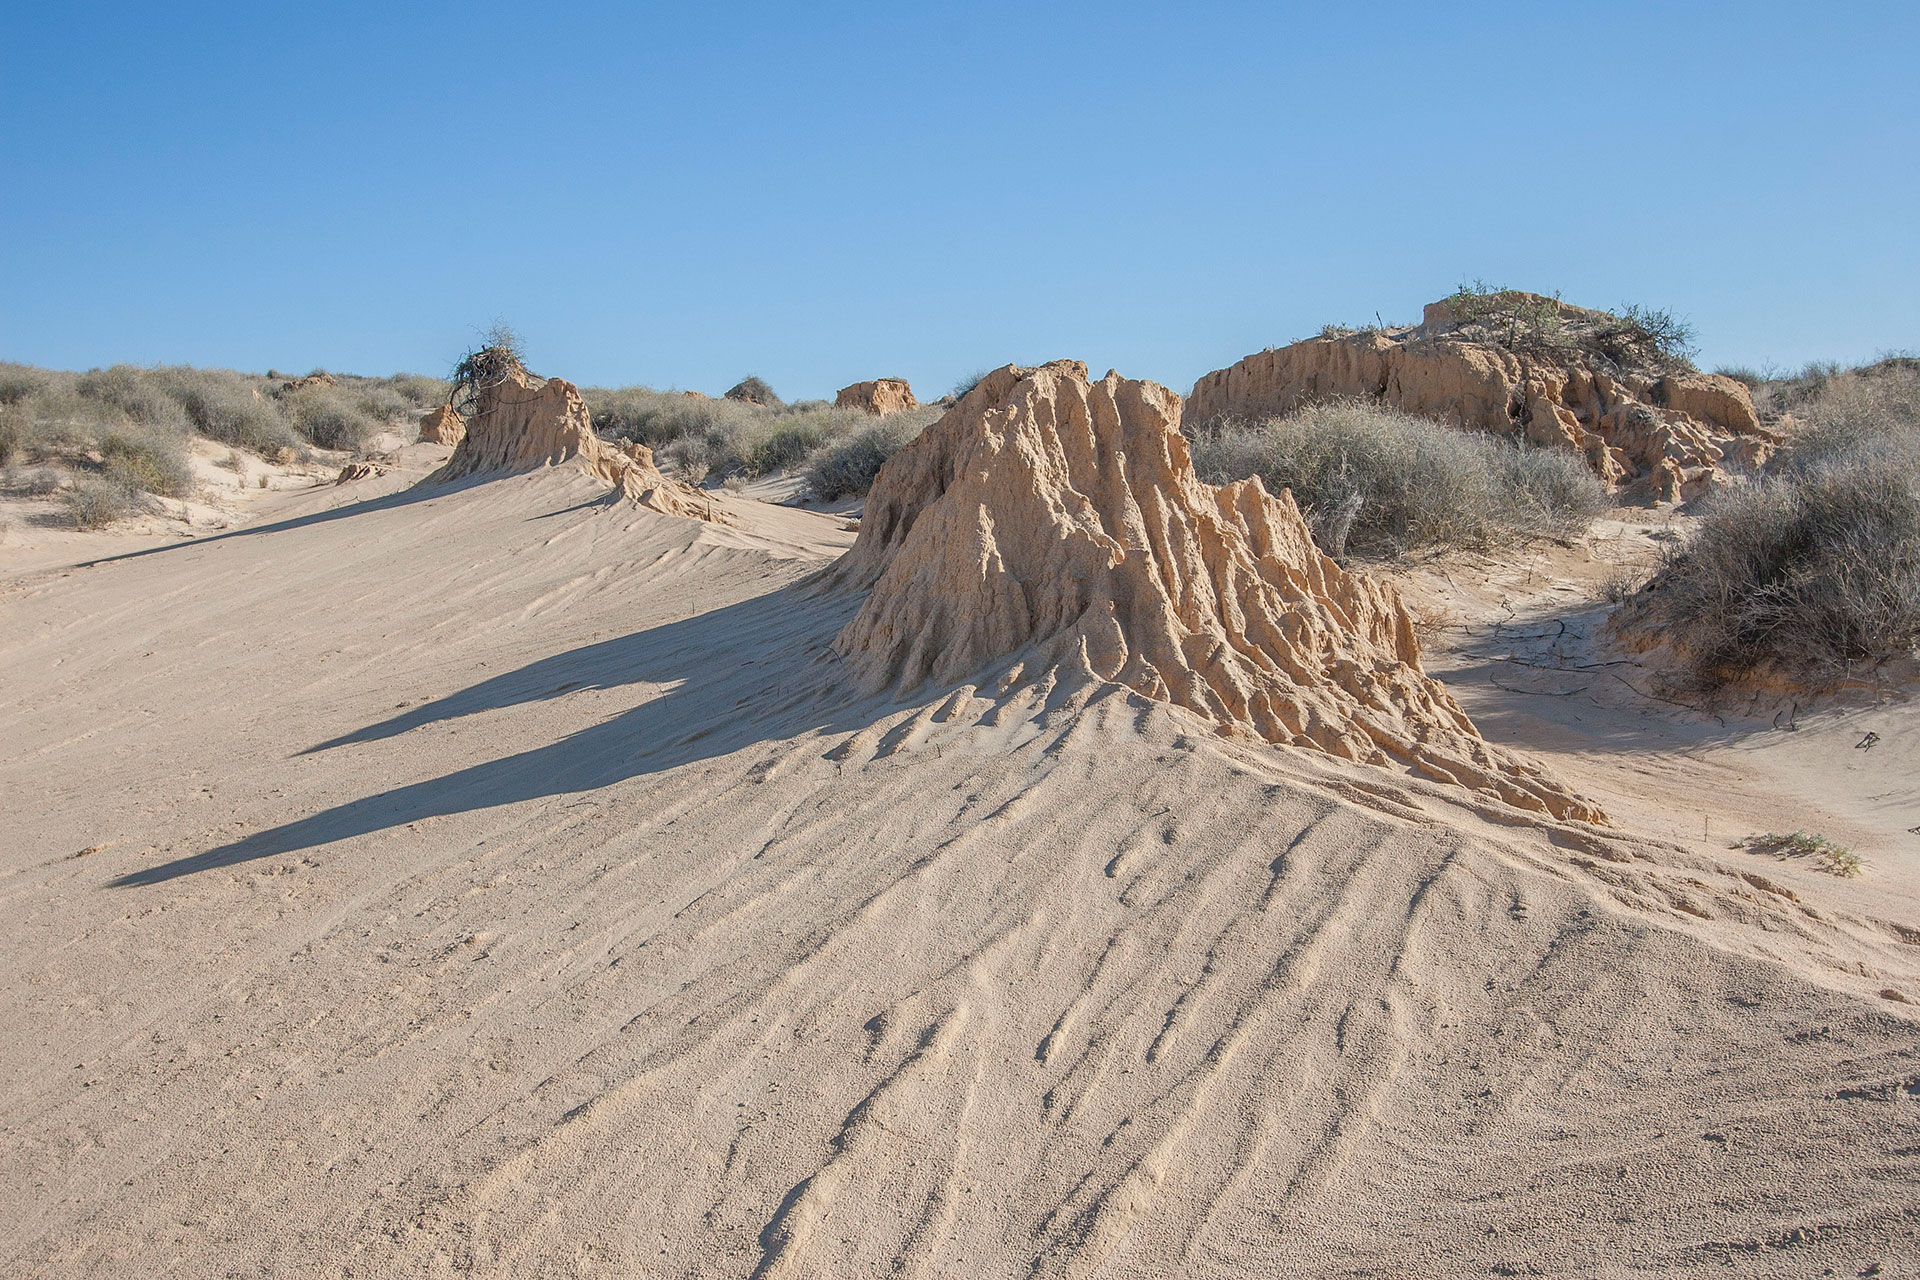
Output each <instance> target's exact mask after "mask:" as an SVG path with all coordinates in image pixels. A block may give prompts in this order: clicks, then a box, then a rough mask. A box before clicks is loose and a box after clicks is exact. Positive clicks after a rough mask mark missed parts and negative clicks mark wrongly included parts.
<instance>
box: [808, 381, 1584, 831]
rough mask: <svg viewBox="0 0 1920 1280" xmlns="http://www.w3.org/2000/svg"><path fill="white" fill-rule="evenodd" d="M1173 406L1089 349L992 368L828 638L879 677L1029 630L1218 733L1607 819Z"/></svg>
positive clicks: (881, 507)
mask: <svg viewBox="0 0 1920 1280" xmlns="http://www.w3.org/2000/svg"><path fill="white" fill-rule="evenodd" d="M1179 420H1180V398H1179V397H1178V396H1176V395H1174V394H1173V393H1172V392H1170V391H1168V390H1167V389H1166V388H1164V387H1161V386H1159V385H1157V384H1155V383H1151V382H1134V381H1130V380H1128V379H1125V378H1122V377H1120V376H1119V375H1118V374H1115V373H1109V374H1107V376H1106V377H1105V378H1103V379H1101V380H1100V381H1098V382H1090V381H1089V379H1088V376H1087V370H1086V366H1085V365H1083V364H1081V363H1079V362H1078V361H1064V360H1063V361H1056V362H1054V363H1052V364H1049V365H1046V366H1044V367H1042V368H1038V369H1018V368H1012V367H1009V368H1005V369H1000V370H997V371H995V372H993V373H991V374H988V375H987V376H986V377H985V378H983V379H982V380H981V381H980V383H979V385H978V386H976V387H975V388H974V389H973V390H972V391H970V392H969V393H968V394H967V395H966V397H965V398H964V399H962V400H961V401H960V402H959V404H957V405H956V406H955V407H954V408H953V409H952V410H950V411H949V412H948V413H947V415H946V416H945V417H944V418H942V419H941V420H940V421H939V422H938V423H936V424H934V425H933V426H932V427H929V428H928V429H927V430H926V431H925V432H924V433H923V434H922V435H921V436H920V438H919V439H918V440H916V441H914V442H913V443H912V444H910V445H908V446H907V447H906V448H904V449H902V450H901V451H900V452H899V453H898V454H896V455H894V457H893V458H892V459H891V460H889V461H888V463H887V465H886V466H885V467H884V468H883V469H882V470H881V472H880V475H879V478H878V479H877V480H876V481H875V482H874V486H873V490H872V492H871V493H870V494H869V495H868V498H867V506H866V515H865V518H864V519H863V521H862V523H861V527H860V537H859V539H858V541H857V542H856V543H855V544H854V546H853V549H852V550H851V551H849V552H848V553H847V555H846V556H845V557H844V558H843V559H842V561H841V562H840V563H839V564H838V565H836V566H835V568H834V570H833V571H832V573H831V577H830V581H831V582H833V583H834V584H836V585H841V586H846V587H866V586H871V587H872V595H871V596H870V597H869V598H868V599H867V601H866V603H865V604H864V605H863V606H862V607H861V609H860V612H859V613H858V614H857V615H856V616H855V617H854V619H853V621H851V622H850V623H848V624H847V626H846V627H845V628H844V629H843V630H842V631H841V632H840V634H839V636H838V637H836V639H835V641H834V648H835V650H836V652H838V653H839V654H840V655H841V656H842V657H844V658H846V659H848V660H849V661H850V662H851V664H852V666H853V667H854V669H855V670H856V671H857V672H858V674H859V678H860V680H861V681H862V683H863V684H864V685H865V686H866V687H867V688H869V689H872V690H878V689H882V688H886V687H888V686H897V687H900V688H903V689H904V688H912V687H914V686H916V685H918V684H920V683H922V682H923V681H926V680H928V679H933V680H938V681H942V682H949V681H958V680H960V679H961V678H962V677H965V676H968V675H970V674H973V673H976V672H978V671H979V670H980V669H981V668H982V667H984V666H986V665H987V664H989V663H991V662H993V661H994V660H996V659H1000V658H1006V657H1010V656H1012V655H1014V654H1016V653H1018V652H1019V651H1020V650H1022V649H1025V648H1027V647H1028V646H1031V647H1032V648H1033V650H1035V651H1036V653H1037V654H1038V655H1040V656H1042V657H1043V658H1044V660H1045V661H1047V662H1049V663H1066V664H1070V665H1078V666H1080V667H1082V668H1083V669H1084V670H1085V671H1086V672H1088V673H1090V674H1091V675H1092V676H1094V677H1097V678H1099V679H1102V680H1111V681H1115V682H1117V683H1120V684H1123V685H1126V686H1128V687H1130V688H1132V689H1135V690H1138V691H1139V692H1140V693H1143V694H1145V695H1146V696H1148V697H1150V698H1156V699H1160V700H1163V701H1167V702H1172V703H1176V704H1178V705H1180V706H1183V707H1186V708H1187V709H1189V710H1191V711H1195V712H1198V713H1199V714H1200V715H1202V716H1205V717H1206V718H1208V719H1210V720H1212V721H1214V722H1215V723H1217V724H1219V725H1221V726H1223V728H1229V729H1241V730H1250V731H1252V732H1253V733H1255V734H1258V735H1259V736H1260V737H1262V738H1265V739H1266V740H1268V741H1270V742H1276V743H1285V744H1288V745H1292V746H1297V747H1308V748H1312V749H1314V750H1318V751H1325V752H1328V753H1330V754H1332V755H1335V756H1340V757H1343V758H1345V759H1349V760H1357V761H1364V762H1368V763H1373V764H1388V763H1390V762H1392V761H1396V760H1397V761H1400V762H1402V763H1404V764H1406V765H1408V766H1410V767H1412V768H1413V769H1414V770H1415V771H1417V772H1419V773H1421V774H1424V775H1426V776H1429V777H1434V778H1439V779H1442V780H1444V781H1449V782H1457V783H1460V784H1461V785H1463V786H1466V787H1470V788H1472V789H1473V790H1475V791H1480V792H1485V793H1488V794H1490V795H1494V796H1497V797H1499V798H1500V799H1502V800H1504V801H1506V802H1507V803H1509V804H1513V805H1517V806H1519V807H1521V808H1525V809H1530V810H1533V811H1536V812H1543V813H1549V814H1552V815H1553V816H1555V817H1560V818H1579V819H1584V820H1587V821H1595V822H1603V821H1605V817H1604V815H1602V814H1601V812H1600V811H1599V810H1598V809H1597V808H1595V807H1594V806H1593V805H1591V804H1589V803H1588V802H1586V801H1585V800H1582V799H1581V798H1580V797H1578V796H1576V795H1574V794H1573V793H1572V792H1570V791H1568V790H1567V789H1565V788H1564V787H1562V786H1560V785H1559V784H1557V783H1556V782H1554V781H1553V780H1551V779H1550V778H1547V777H1546V776H1544V775H1543V774H1542V773H1541V772H1540V771H1539V770H1538V769H1536V768H1534V767H1533V766H1531V765H1528V764H1527V763H1525V762H1524V761H1522V760H1520V759H1518V758H1517V757H1514V756H1511V755H1508V754H1506V753H1504V752H1502V751H1500V750H1499V749H1498V748H1495V747H1492V746H1490V745H1489V744H1488V743H1486V742H1485V741H1483V740H1482V739H1481V737H1480V735H1479V733H1478V731H1477V730H1475V728H1474V727H1473V724H1472V723H1471V722H1470V721H1469V720H1468V719H1467V717H1466V714H1465V713H1464V712H1463V711H1461V709H1460V707H1459V706H1458V705H1457V704H1456V703H1455V702H1454V700H1453V698H1452V697H1451V696H1450V695H1449V694H1448V693H1447V691H1446V689H1445V688H1444V687H1442V686H1441V685H1440V684H1439V683H1438V682H1437V681H1434V680H1432V679H1429V678H1428V677H1427V676H1426V675H1425V674H1424V673H1422V671H1421V669H1420V656H1419V646H1418V643H1417V642H1416V641H1415V639H1414V635H1413V624H1412V621H1411V619H1410V617H1409V615H1408V613H1407V611H1406V609H1405V608H1404V607H1403V606H1402V605H1401V603H1400V601H1399V598H1398V596H1397V595H1395V593H1394V592H1393V591H1392V589H1391V588H1389V587H1386V586H1384V585H1381V584H1379V583H1376V582H1374V581H1372V580H1371V579H1369V578H1366V577H1363V576H1361V575H1359V574H1353V573H1347V572H1345V571H1343V570H1342V569H1341V568H1340V567H1339V566H1338V565H1337V564H1335V563H1334V562H1333V561H1332V560H1331V559H1329V558H1328V557H1326V556H1324V555H1322V554H1320V552H1319V551H1317V550H1316V549H1315V548H1314V545H1313V541H1312V537H1311V535H1310V534H1309V533H1308V531H1307V526H1306V523H1305V521H1303V520H1302V519H1301V516H1300V512H1299V509H1298V508H1297V507H1295V505H1294V503H1293V498H1292V496H1291V495H1290V494H1287V493H1282V494H1281V495H1280V496H1279V497H1277V498H1276V497H1273V496H1272V495H1270V494H1268V493H1267V492H1266V490H1265V489H1263V488H1262V487H1261V485H1260V482H1259V481H1258V480H1246V481H1242V482H1240V483H1238V484H1231V485H1225V486H1222V487H1219V488H1215V487H1213V486H1211V485H1207V484H1204V483H1202V482H1201V481H1200V480H1199V479H1198V478H1196V477H1195V475H1194V472H1193V465H1192V463H1191V461H1190V460H1189V458H1188V455H1187V445H1186V441H1185V440H1184V439H1183V438H1182V437H1181V435H1180V433H1179V431H1178V429H1177V425H1176V424H1177V423H1178V422H1179Z"/></svg>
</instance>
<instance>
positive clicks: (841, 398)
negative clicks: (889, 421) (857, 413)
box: [833, 378, 920, 415]
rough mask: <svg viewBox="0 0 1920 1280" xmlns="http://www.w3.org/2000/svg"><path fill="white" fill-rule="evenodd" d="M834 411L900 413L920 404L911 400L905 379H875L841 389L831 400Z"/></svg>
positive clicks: (910, 388) (911, 390)
mask: <svg viewBox="0 0 1920 1280" xmlns="http://www.w3.org/2000/svg"><path fill="white" fill-rule="evenodd" d="M833 407H834V408H836V409H864V410H865V411H866V412H868V413H874V414H882V415H884V414H889V413H900V412H902V411H904V410H907V409H918V408H919V407H920V402H919V401H918V400H916V399H914V398H913V388H912V387H911V386H909V385H908V384H907V380H906V379H905V378H875V379H873V380H872V381H870V382H856V383H854V384H853V385H852V386H850V387H842V388H840V391H839V393H838V394H837V395H835V396H834V398H833Z"/></svg>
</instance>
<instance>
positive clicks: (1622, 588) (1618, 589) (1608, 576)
mask: <svg viewBox="0 0 1920 1280" xmlns="http://www.w3.org/2000/svg"><path fill="white" fill-rule="evenodd" d="M1646 580H1647V574H1646V572H1645V571H1644V570H1641V569H1634V568H1631V567H1629V566H1627V565H1615V566H1614V567H1613V568H1611V569H1609V570H1607V571H1606V572H1605V573H1604V574H1602V575H1601V576H1600V581H1599V582H1598V583H1597V584H1596V590H1595V593H1594V594H1595V595H1596V596H1598V597H1599V599H1600V600H1601V602H1602V603H1605V604H1624V603H1626V602H1627V601H1628V600H1630V599H1632V598H1633V593H1634V592H1636V591H1638V590H1639V589H1640V588H1641V586H1642V585H1643V584H1645V582H1646Z"/></svg>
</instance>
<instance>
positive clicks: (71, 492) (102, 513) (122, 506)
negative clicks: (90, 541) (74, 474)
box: [60, 475, 142, 529]
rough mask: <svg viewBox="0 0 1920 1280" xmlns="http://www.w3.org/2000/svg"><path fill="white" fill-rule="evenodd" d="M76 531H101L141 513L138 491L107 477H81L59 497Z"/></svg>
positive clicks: (109, 476)
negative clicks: (115, 522)
mask: <svg viewBox="0 0 1920 1280" xmlns="http://www.w3.org/2000/svg"><path fill="white" fill-rule="evenodd" d="M60 497H61V499H62V500H63V501H64V502H65V503H66V505H67V515H68V516H69V517H70V518H71V519H72V520H73V526H74V528H76V529H101V528H105V527H106V526H107V525H110V524H112V523H113V522H114V521H115V520H121V519H125V518H126V517H127V516H130V515H134V514H135V513H137V512H138V511H140V509H141V505H142V504H141V501H140V490H139V489H137V488H136V487H134V486H133V485H132V484H130V483H128V482H127V481H126V480H124V479H121V478H118V477H115V476H111V475H104V476H81V477H80V478H79V479H78V480H76V481H75V482H74V486H73V487H72V488H71V489H67V490H65V491H64V492H62V493H61V495H60Z"/></svg>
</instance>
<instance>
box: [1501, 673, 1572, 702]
mask: <svg viewBox="0 0 1920 1280" xmlns="http://www.w3.org/2000/svg"><path fill="white" fill-rule="evenodd" d="M1487 683H1488V684H1490V685H1492V686H1493V687H1494V688H1496V689H1502V690H1505V691H1506V692H1508V693H1528V694H1532V695H1533V696H1534V697H1536V698H1571V697H1572V696H1573V695H1574V694H1576V693H1585V692H1586V691H1587V686H1585V685H1581V686H1580V687H1579V688H1578V689H1516V688H1514V687H1513V686H1512V685H1510V684H1501V683H1500V682H1499V681H1498V680H1495V679H1494V678H1493V677H1492V676H1488V677H1487Z"/></svg>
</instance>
